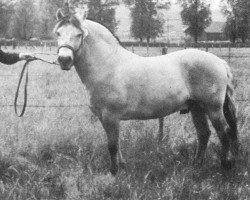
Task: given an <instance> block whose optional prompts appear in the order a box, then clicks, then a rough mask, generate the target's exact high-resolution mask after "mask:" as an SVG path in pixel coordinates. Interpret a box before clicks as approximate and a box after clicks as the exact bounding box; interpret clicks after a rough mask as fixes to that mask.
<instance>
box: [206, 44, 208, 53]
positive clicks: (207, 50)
mask: <svg viewBox="0 0 250 200" xmlns="http://www.w3.org/2000/svg"><path fill="white" fill-rule="evenodd" d="M206 52H208V44H207V43H206Z"/></svg>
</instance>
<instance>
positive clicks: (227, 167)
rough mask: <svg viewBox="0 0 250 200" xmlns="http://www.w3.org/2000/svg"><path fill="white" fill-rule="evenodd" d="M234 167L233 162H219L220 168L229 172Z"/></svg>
mask: <svg viewBox="0 0 250 200" xmlns="http://www.w3.org/2000/svg"><path fill="white" fill-rule="evenodd" d="M234 165H235V162H234V161H230V160H223V161H221V167H222V169H224V170H231V169H232V168H233V166H234Z"/></svg>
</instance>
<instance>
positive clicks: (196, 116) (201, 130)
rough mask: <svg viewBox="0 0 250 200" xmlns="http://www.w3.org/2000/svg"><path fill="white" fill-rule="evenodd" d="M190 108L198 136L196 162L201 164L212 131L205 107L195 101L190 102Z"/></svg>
mask: <svg viewBox="0 0 250 200" xmlns="http://www.w3.org/2000/svg"><path fill="white" fill-rule="evenodd" d="M189 108H190V111H191V115H192V119H193V122H194V126H195V128H196V131H197V136H198V150H197V152H196V156H195V164H196V165H198V166H199V165H201V164H202V162H203V160H204V156H205V151H206V148H207V143H208V139H209V137H210V134H211V132H210V130H209V125H208V121H207V116H206V114H205V111H204V109H202V108H201V107H200V105H199V104H198V103H195V102H192V103H190V106H189Z"/></svg>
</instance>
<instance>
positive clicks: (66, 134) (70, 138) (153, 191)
mask: <svg viewBox="0 0 250 200" xmlns="http://www.w3.org/2000/svg"><path fill="white" fill-rule="evenodd" d="M128 49H131V48H130V47H128ZM134 50H135V53H137V54H140V55H147V52H146V49H145V48H138V47H137V48H134ZM175 50H178V49H169V52H171V51H175ZM17 51H33V52H40V51H41V50H40V49H37V50H36V49H35V50H34V49H32V50H30V49H27V50H26V49H17ZM209 51H210V52H212V53H214V54H216V55H219V56H227V55H228V49H221V50H220V49H209ZM55 52H56V50H55V49H52V51H46V53H52V54H54V53H55ZM231 53H232V55H237V56H247V55H249V57H241V58H234V57H232V58H231V59H230V65H231V67H232V69H233V74H234V75H235V87H236V99H237V100H238V101H237V107H238V126H239V132H240V133H239V138H240V142H241V153H240V158H239V161H238V163H237V166H236V168H235V169H233V170H231V171H223V170H222V169H221V168H220V164H219V159H218V158H219V149H220V146H219V143H218V139H217V136H216V134H214V130H213V131H212V132H213V134H212V137H211V139H210V142H209V147H208V150H207V154H206V161H205V163H204V165H203V167H202V168H200V169H195V168H194V167H193V166H192V161H193V157H194V153H195V149H196V148H195V145H196V134H195V130H194V127H193V124H192V122H191V117H190V115H189V114H188V115H180V114H179V113H176V114H173V115H170V116H168V117H166V118H165V126H164V130H165V131H164V134H165V135H167V137H166V138H165V140H164V142H163V143H162V145H161V146H158V145H157V140H156V138H155V136H156V134H157V131H158V124H157V120H149V121H129V122H122V124H121V125H122V126H121V135H120V138H121V149H122V153H123V155H124V157H125V159H126V161H127V165H126V168H125V169H123V170H120V172H119V173H118V175H117V176H116V177H115V178H114V177H111V176H110V175H109V174H108V169H109V154H108V150H107V145H106V135H105V133H104V131H103V129H102V127H101V125H100V123H99V122H98V121H97V119H96V118H95V117H94V116H93V115H92V114H91V112H90V110H89V108H88V94H87V93H86V92H85V88H84V86H83V85H82V83H81V82H80V80H79V78H78V76H77V74H76V72H75V70H71V71H70V72H63V71H61V70H60V68H59V67H58V66H54V65H49V64H44V63H41V62H40V61H34V62H32V63H31V64H30V68H29V73H30V82H29V88H28V90H29V91H28V92H29V94H28V105H29V107H28V108H27V111H26V113H25V115H24V117H23V118H18V117H16V116H15V114H14V108H13V106H12V105H13V101H14V95H15V90H16V86H17V83H18V78H19V73H20V71H21V68H22V65H23V62H20V63H17V64H15V65H11V66H7V65H2V64H1V68H0V82H1V85H2V87H1V90H0V96H1V98H0V109H1V110H0V111H1V112H0V116H1V121H0V199H3V200H5V199H6V200H7V199H8V200H12V199H13V200H14V199H22V200H28V199H30V200H31V199H32V200H33V199H38V200H42V199H43V200H45V199H46V200H52V199H67V200H71V199H72V200H78V199H79V200H80V199H86V200H92V199H133V200H137V199H145V200H146V199H150V200H151V199H192V200H193V199H231V200H234V199H235V200H236V199H249V198H250V177H249V176H250V174H249V173H250V159H249V155H248V154H249V145H250V141H249V139H250V137H249V130H250V114H249V113H250V102H249V100H248V99H250V66H249V63H250V49H232V50H231ZM148 54H149V55H160V54H161V49H160V48H150V49H149V53H148ZM37 56H39V57H42V58H45V59H47V60H51V61H54V60H55V59H56V56H55V55H39V54H38V55H37ZM224 59H225V60H228V58H224ZM21 98H22V96H21Z"/></svg>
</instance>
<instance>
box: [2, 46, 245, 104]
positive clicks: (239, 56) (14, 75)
mask: <svg viewBox="0 0 250 200" xmlns="http://www.w3.org/2000/svg"><path fill="white" fill-rule="evenodd" d="M130 47H131V48H130V50H131V51H134V50H135V48H136V46H130ZM38 48H41V47H38ZM209 49H210V48H208V47H207V46H206V49H205V50H206V51H209ZM34 53H35V54H38V55H39V54H40V55H45V56H47V55H48V56H51V55H52V56H56V55H57V54H56V53H54V52H53V51H52V50H51V49H50V52H46V51H45V52H34ZM166 53H168V48H166V47H163V48H162V54H166ZM217 56H218V57H221V58H227V59H228V61H229V62H230V61H231V59H233V58H236V59H239V58H250V55H249V56H248V55H235V54H233V53H232V48H231V47H230V48H229V49H228V54H227V55H226V54H224V55H217ZM29 76H30V77H32V76H33V77H44V76H47V75H46V74H30V75H29ZM0 77H17V78H18V77H19V75H18V74H0ZM234 77H235V78H242V77H246V78H248V77H250V74H242V75H234ZM33 100H34V101H35V99H33ZM236 101H237V102H248V103H249V102H250V100H249V99H244V98H238V99H236ZM18 106H22V105H18ZM86 106H88V105H87V104H76V105H65V104H59V105H39V104H38V105H36V104H34V105H27V107H28V108H55V109H63V108H71V109H77V108H83V107H86ZM0 107H2V108H3V107H14V105H13V104H10V103H7V104H0Z"/></svg>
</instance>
